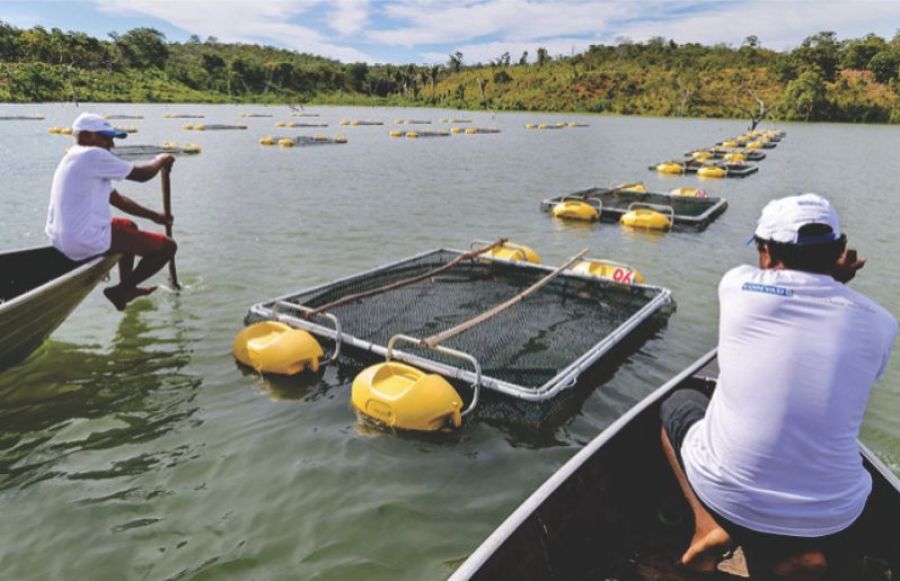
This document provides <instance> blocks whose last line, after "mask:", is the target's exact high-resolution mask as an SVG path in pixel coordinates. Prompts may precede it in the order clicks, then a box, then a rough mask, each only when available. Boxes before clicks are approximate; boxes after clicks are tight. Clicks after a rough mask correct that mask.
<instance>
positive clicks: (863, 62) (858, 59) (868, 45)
mask: <svg viewBox="0 0 900 581" xmlns="http://www.w3.org/2000/svg"><path fill="white" fill-rule="evenodd" d="M885 47H887V42H885V40H884V39H883V38H881V37H880V36H877V35H875V34H867V35H866V36H865V37H863V38H862V39H858V40H851V41H849V42H848V43H847V44H846V46H845V47H844V51H843V53H842V55H841V66H842V67H844V68H845V69H857V70H863V69H865V68H866V67H867V66H868V64H869V61H871V60H872V57H873V56H875V55H876V54H878V53H879V52H881V51H882V50H884V49H885Z"/></svg>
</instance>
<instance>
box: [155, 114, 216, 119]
mask: <svg viewBox="0 0 900 581" xmlns="http://www.w3.org/2000/svg"><path fill="white" fill-rule="evenodd" d="M205 117H206V115H188V114H186V113H167V114H165V115H163V119H204V118H205Z"/></svg>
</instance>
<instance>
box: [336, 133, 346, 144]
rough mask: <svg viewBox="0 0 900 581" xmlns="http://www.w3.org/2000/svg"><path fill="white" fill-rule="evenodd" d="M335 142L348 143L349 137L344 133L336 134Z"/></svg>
mask: <svg viewBox="0 0 900 581" xmlns="http://www.w3.org/2000/svg"><path fill="white" fill-rule="evenodd" d="M334 142H335V143H347V138H346V137H345V136H343V135H335V136H334Z"/></svg>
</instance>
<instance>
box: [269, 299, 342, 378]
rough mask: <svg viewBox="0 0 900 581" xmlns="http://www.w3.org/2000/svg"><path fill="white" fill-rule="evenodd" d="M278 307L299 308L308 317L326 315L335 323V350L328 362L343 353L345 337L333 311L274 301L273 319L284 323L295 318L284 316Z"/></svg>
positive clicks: (331, 361) (335, 359) (332, 361)
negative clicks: (323, 311)
mask: <svg viewBox="0 0 900 581" xmlns="http://www.w3.org/2000/svg"><path fill="white" fill-rule="evenodd" d="M278 307H286V308H289V309H294V310H297V311H299V312H301V313H303V314H304V316H305V317H307V318H312V317H314V316H321V317H325V318H326V319H329V320H330V321H331V322H332V323H334V352H333V353H332V354H331V357H329V358H328V363H334V362H335V361H337V358H338V356H339V355H340V354H341V342H342V341H343V337H344V335H343V333H342V331H341V321H340V319H338V318H337V317H336V316H334V315H333V314H332V313H322V312H313V309H311V308H309V307H305V306H303V305H298V304H297V303H291V302H288V301H282V300H277V301H275V302H273V303H272V319H273V320H275V321H279V322H282V323H291V322H293V319H292V318H291V317H282V316H281V315H279V313H278ZM292 326H293V325H292Z"/></svg>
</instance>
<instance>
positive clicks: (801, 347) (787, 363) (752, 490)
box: [682, 266, 897, 536]
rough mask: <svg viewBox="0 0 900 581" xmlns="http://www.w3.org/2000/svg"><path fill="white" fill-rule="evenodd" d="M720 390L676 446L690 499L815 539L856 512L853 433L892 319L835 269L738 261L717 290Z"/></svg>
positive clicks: (860, 498) (861, 496)
mask: <svg viewBox="0 0 900 581" xmlns="http://www.w3.org/2000/svg"><path fill="white" fill-rule="evenodd" d="M719 296H720V304H721V309H722V312H721V313H720V336H719V365H720V369H721V375H720V378H719V387H718V389H717V391H716V393H715V394H714V396H713V398H712V401H711V402H710V406H709V410H708V412H707V416H706V418H705V419H704V420H703V421H701V422H698V423H697V424H696V425H695V426H693V427H692V428H691V431H690V432H689V434H688V436H687V438H686V439H685V443H684V447H683V448H682V454H683V456H684V461H685V468H686V472H687V475H688V478H689V480H690V482H691V484H692V485H693V487H694V489H695V490H696V492H697V494H698V496H699V497H700V498H701V499H702V500H703V501H704V502H706V503H707V504H709V505H710V506H711V507H712V508H713V509H714V510H716V511H717V512H719V513H720V514H722V515H723V516H725V517H726V518H728V519H730V520H733V521H734V522H735V523H737V524H740V525H743V526H746V527H747V528H750V529H753V530H758V531H762V532H769V533H776V534H784V535H794V536H821V535H825V534H829V533H831V532H836V531H839V530H841V529H843V528H844V527H846V526H847V525H849V524H850V523H851V522H852V521H853V520H854V519H855V518H856V517H857V516H858V514H859V513H860V512H861V511H862V508H863V506H864V504H865V499H866V497H867V496H868V493H869V490H870V488H871V481H870V480H869V477H868V475H867V473H866V472H865V470H863V468H862V465H861V460H860V457H859V452H858V450H857V444H856V437H857V434H858V432H859V426H860V425H861V423H862V418H863V414H864V413H865V408H866V403H867V401H868V396H869V391H870V389H871V386H872V385H873V384H874V383H875V381H876V380H877V379H878V377H879V376H880V375H881V373H882V372H883V370H884V366H885V365H886V362H887V360H888V356H889V354H890V349H891V345H892V343H893V340H894V337H895V335H896V332H897V323H896V321H895V320H894V318H893V317H892V316H891V315H890V314H889V313H888V312H887V311H885V310H884V309H883V308H882V307H880V306H878V305H877V304H876V303H874V302H873V301H871V300H870V299H868V298H866V297H865V296H863V295H861V294H860V293H857V292H855V291H853V290H852V289H850V288H848V287H846V286H844V285H842V284H840V283H838V282H836V281H835V280H834V279H833V278H832V277H830V276H828V275H821V274H811V273H806V272H800V271H794V270H773V269H769V270H760V269H757V268H754V267H749V266H743V267H738V268H735V269H733V270H732V271H730V272H729V273H727V274H726V275H725V277H724V278H723V279H722V282H721V284H720V287H719Z"/></svg>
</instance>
